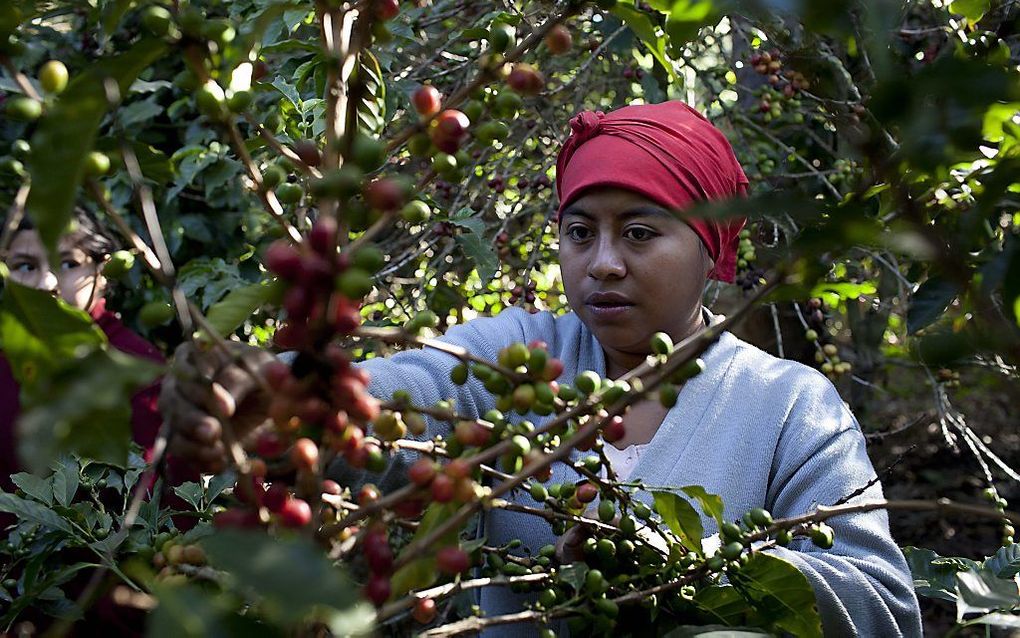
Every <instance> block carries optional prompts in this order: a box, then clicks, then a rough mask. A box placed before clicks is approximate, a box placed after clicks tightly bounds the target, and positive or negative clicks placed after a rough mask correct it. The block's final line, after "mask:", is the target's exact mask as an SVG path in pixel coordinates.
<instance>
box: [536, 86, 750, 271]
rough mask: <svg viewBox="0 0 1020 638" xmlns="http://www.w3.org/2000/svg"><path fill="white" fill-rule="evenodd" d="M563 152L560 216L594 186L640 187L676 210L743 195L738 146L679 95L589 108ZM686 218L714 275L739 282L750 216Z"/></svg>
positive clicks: (558, 172) (638, 189)
mask: <svg viewBox="0 0 1020 638" xmlns="http://www.w3.org/2000/svg"><path fill="white" fill-rule="evenodd" d="M570 128H571V135H570V137H569V138H567V141H566V143H565V144H564V145H563V148H562V149H560V153H559V157H558V158H557V159H556V189H557V191H558V192H559V196H560V207H559V210H558V211H557V217H558V216H559V214H560V213H562V212H563V210H564V209H565V208H566V207H567V206H568V205H570V204H571V203H572V202H573V201H574V200H576V199H577V198H578V197H579V196H580V195H581V194H582V192H584V191H585V190H587V189H589V188H591V187H593V186H616V187H619V188H625V189H627V190H631V191H635V192H637V193H640V194H642V195H644V196H645V197H648V198H649V199H651V200H653V201H655V202H657V203H659V204H661V205H662V206H665V207H667V208H670V209H673V210H681V209H684V208H686V207H687V206H689V205H690V204H692V203H695V202H701V201H708V200H715V199H724V198H727V197H732V196H734V195H743V194H745V193H746V191H747V184H748V182H747V178H746V177H745V176H744V171H743V170H741V168H740V164H739V163H738V162H737V158H736V157H735V156H734V155H733V148H732V147H731V146H730V143H729V142H728V141H727V140H726V138H725V137H724V136H723V134H722V133H721V132H719V129H717V128H715V126H713V125H712V123H711V122H709V121H708V120H707V119H706V118H705V117H704V116H703V115H702V114H701V113H698V112H697V111H695V110H694V109H693V108H691V107H690V106H688V105H687V104H684V103H683V102H680V101H671V102H663V103H661V104H642V105H633V106H625V107H623V108H621V109H617V110H615V111H612V112H610V113H603V112H602V111H596V112H594V113H593V112H591V111H582V112H581V113H580V114H578V115H577V117H575V118H574V119H572V120H570ZM684 221H685V222H687V224H688V225H689V226H690V227H691V228H693V229H694V232H696V233H697V234H698V237H700V238H701V241H702V242H703V243H704V244H705V247H706V248H707V249H708V252H709V254H710V255H711V256H712V259H713V260H715V268H713V269H712V271H711V272H710V273H709V275H708V276H709V277H711V278H713V279H718V280H720V281H727V282H732V281H733V277H734V275H735V274H736V269H737V245H738V243H739V237H738V235H739V233H740V229H741V228H743V226H744V222H745V221H746V220H745V219H744V218H742V217H741V218H735V219H726V220H724V219H694V218H688V217H685V218H684Z"/></svg>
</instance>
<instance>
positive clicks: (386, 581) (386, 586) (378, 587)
mask: <svg viewBox="0 0 1020 638" xmlns="http://www.w3.org/2000/svg"><path fill="white" fill-rule="evenodd" d="M390 591H391V590H390V578H389V576H382V575H376V576H372V577H371V578H369V579H368V583H366V584H365V598H367V599H368V600H369V601H370V602H371V603H372V604H373V605H375V606H376V607H382V606H383V605H384V604H385V603H386V601H387V600H389V597H390Z"/></svg>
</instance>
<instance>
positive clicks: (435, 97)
mask: <svg viewBox="0 0 1020 638" xmlns="http://www.w3.org/2000/svg"><path fill="white" fill-rule="evenodd" d="M440 100H441V96H440V95H439V91H438V90H437V89H436V87H434V86H432V85H430V84H423V85H422V86H420V87H418V88H417V89H415V91H414V93H412V94H411V104H413V105H414V109H415V110H416V111H418V113H420V114H421V115H423V116H425V117H428V116H430V115H435V114H436V113H438V112H439V107H440Z"/></svg>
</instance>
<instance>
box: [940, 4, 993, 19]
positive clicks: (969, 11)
mask: <svg viewBox="0 0 1020 638" xmlns="http://www.w3.org/2000/svg"><path fill="white" fill-rule="evenodd" d="M991 6H992V2H991V0H954V1H953V3H952V4H950V5H949V10H950V11H952V12H953V13H957V14H959V15H962V16H963V17H965V18H967V20H969V21H970V22H971V23H974V22H977V21H978V20H980V19H981V18H982V17H984V15H985V14H986V13H988V10H989V9H990V8H991Z"/></svg>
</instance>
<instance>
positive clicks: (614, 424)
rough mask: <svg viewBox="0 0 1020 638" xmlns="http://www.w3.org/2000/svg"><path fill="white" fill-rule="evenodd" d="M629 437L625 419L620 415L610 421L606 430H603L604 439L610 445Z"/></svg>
mask: <svg viewBox="0 0 1020 638" xmlns="http://www.w3.org/2000/svg"><path fill="white" fill-rule="evenodd" d="M626 435H627V429H626V427H625V426H624V425H623V418H622V417H620V416H619V415H617V416H614V417H613V418H611V419H609V423H607V424H606V426H605V429H603V430H602V438H604V439H605V440H606V441H607V442H608V443H615V442H616V441H619V440H620V439H622V438H623V437H624V436H626Z"/></svg>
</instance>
